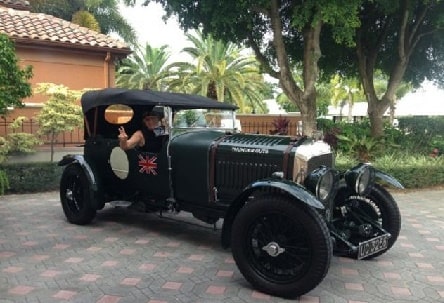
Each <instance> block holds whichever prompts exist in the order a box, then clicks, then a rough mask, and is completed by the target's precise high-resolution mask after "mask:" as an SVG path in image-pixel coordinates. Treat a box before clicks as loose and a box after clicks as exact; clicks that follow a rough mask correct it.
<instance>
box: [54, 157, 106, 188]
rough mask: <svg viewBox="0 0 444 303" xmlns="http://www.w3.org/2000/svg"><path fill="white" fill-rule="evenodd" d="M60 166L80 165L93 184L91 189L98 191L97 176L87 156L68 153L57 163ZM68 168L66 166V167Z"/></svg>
mask: <svg viewBox="0 0 444 303" xmlns="http://www.w3.org/2000/svg"><path fill="white" fill-rule="evenodd" d="M57 165H58V166H70V165H78V166H80V167H81V168H82V170H83V171H84V173H85V176H86V178H87V179H88V181H89V182H90V184H91V189H92V190H94V191H98V190H99V187H98V183H97V178H96V177H95V176H94V173H93V170H92V169H91V166H89V164H88V162H86V161H85V158H84V157H83V156H82V155H66V156H64V157H63V159H62V160H60V161H59V163H58V164H57ZM65 169H66V168H65Z"/></svg>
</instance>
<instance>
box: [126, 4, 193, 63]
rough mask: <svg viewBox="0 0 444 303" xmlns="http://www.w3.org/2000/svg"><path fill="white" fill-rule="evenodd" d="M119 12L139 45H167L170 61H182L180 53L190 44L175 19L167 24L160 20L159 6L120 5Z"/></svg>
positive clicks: (160, 7)
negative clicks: (130, 27) (132, 30)
mask: <svg viewBox="0 0 444 303" xmlns="http://www.w3.org/2000/svg"><path fill="white" fill-rule="evenodd" d="M138 2H139V3H140V1H138ZM120 12H121V14H122V16H123V17H124V18H125V19H126V20H127V21H128V22H129V23H130V25H132V26H133V28H134V29H135V30H136V33H137V36H138V41H139V44H140V45H145V43H147V42H148V43H149V44H150V45H151V46H152V47H161V46H162V45H168V48H169V51H170V53H171V58H170V60H171V61H181V60H184V55H183V54H182V55H181V54H180V51H181V50H182V49H183V48H184V47H187V46H190V43H189V42H188V41H187V38H186V36H185V34H184V32H183V31H182V30H181V29H180V27H179V23H178V22H177V19H176V18H175V17H171V18H169V19H168V20H167V23H165V22H164V21H163V20H162V16H163V15H164V10H163V9H162V6H161V5H160V4H158V3H154V2H151V3H150V4H149V5H148V6H141V5H137V6H134V7H126V6H124V5H120Z"/></svg>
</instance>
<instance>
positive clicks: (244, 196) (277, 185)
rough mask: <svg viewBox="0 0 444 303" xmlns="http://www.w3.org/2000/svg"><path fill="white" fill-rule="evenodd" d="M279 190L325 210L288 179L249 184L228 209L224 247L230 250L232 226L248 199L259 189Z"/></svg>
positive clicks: (318, 202) (319, 203) (222, 238)
mask: <svg viewBox="0 0 444 303" xmlns="http://www.w3.org/2000/svg"><path fill="white" fill-rule="evenodd" d="M264 188H270V189H273V188H274V189H279V190H281V191H283V192H285V193H287V194H288V195H290V196H292V197H294V198H295V200H297V201H298V203H305V204H306V205H308V206H310V207H313V208H317V209H321V210H322V209H324V205H322V203H321V202H320V201H319V200H318V199H317V198H316V197H315V196H314V195H313V194H312V193H310V192H309V191H308V190H307V189H306V188H305V187H303V186H301V185H299V184H297V183H294V182H292V181H289V180H286V179H276V178H268V179H263V180H259V181H255V182H253V183H251V184H249V185H248V186H247V187H246V188H245V189H244V190H243V191H242V193H241V194H240V195H239V196H238V197H237V198H236V199H235V200H234V201H233V203H231V205H230V208H229V209H228V211H227V213H226V215H225V217H224V223H223V226H222V235H221V241H222V247H224V248H228V247H229V246H230V236H231V225H232V224H233V222H234V219H235V218H236V215H237V213H238V212H239V210H240V209H241V208H242V207H243V206H244V205H245V203H246V202H247V200H248V197H249V196H251V194H252V193H253V192H254V191H256V190H258V189H264Z"/></svg>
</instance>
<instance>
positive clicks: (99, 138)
mask: <svg viewBox="0 0 444 303" xmlns="http://www.w3.org/2000/svg"><path fill="white" fill-rule="evenodd" d="M81 103H82V108H83V112H84V116H85V146H84V155H67V156H65V157H64V158H63V159H62V160H61V161H60V163H59V165H63V166H66V167H65V169H64V172H63V175H62V179H61V182H60V198H61V203H62V206H63V211H64V213H65V215H66V217H67V219H68V221H69V222H71V223H74V224H87V223H89V222H91V221H92V220H93V219H94V217H95V215H96V212H97V211H98V210H100V209H102V208H103V207H104V206H105V204H106V203H110V204H111V205H112V204H113V203H116V201H126V202H127V203H132V205H134V206H137V207H135V208H137V209H139V210H142V211H147V212H148V211H153V210H154V211H186V212H190V213H192V214H193V215H194V217H195V218H197V219H199V220H202V221H204V222H206V223H209V224H214V223H216V222H217V221H218V220H219V219H223V225H222V226H223V227H222V231H221V242H222V245H223V247H226V248H228V247H231V250H232V253H233V257H234V260H235V261H236V264H237V266H238V268H239V270H240V272H241V273H242V274H243V275H244V277H245V279H246V280H248V281H249V282H250V283H251V284H252V285H253V286H254V287H255V288H257V289H258V290H261V291H263V292H266V293H269V294H273V295H277V296H282V297H295V296H300V295H302V294H304V293H306V292H308V291H310V290H311V289H313V288H314V287H316V286H317V285H318V284H319V283H320V282H321V281H322V279H323V278H324V277H325V275H326V273H327V271H328V268H329V266H330V259H331V256H332V254H333V253H335V254H338V255H342V256H350V257H354V258H358V259H369V258H373V257H375V256H378V255H381V254H383V253H384V252H386V251H387V250H388V249H390V248H391V247H392V245H393V244H394V242H395V241H396V239H397V237H398V235H399V231H400V225H401V218H400V213H399V210H398V207H397V205H396V202H395V201H394V200H393V198H392V196H391V195H390V193H389V192H388V191H387V190H386V189H385V188H384V187H383V186H381V185H380V184H379V183H377V181H379V180H382V181H384V183H389V184H391V185H393V186H396V187H400V188H402V186H401V184H399V182H398V181H396V180H395V179H394V178H393V177H391V176H389V175H387V174H385V173H383V172H381V171H378V170H376V169H375V168H373V167H372V166H371V165H369V164H359V165H357V166H356V167H353V168H351V169H349V170H348V171H346V172H340V171H337V170H335V169H334V158H333V154H332V152H331V150H330V147H329V146H328V145H327V144H326V143H324V142H323V141H321V140H315V139H312V138H309V137H300V138H292V137H288V136H270V135H258V134H244V133H241V132H240V131H239V130H238V123H237V120H236V117H235V109H236V108H235V107H234V106H232V105H229V104H224V103H220V102H216V101H213V100H210V99H207V98H204V97H201V96H192V95H186V94H176V93H166V92H154V91H139V90H126V89H104V90H98V91H90V92H87V93H85V94H84V95H83V96H82V100H81ZM147 111H157V112H159V113H160V114H161V115H162V120H161V123H160V124H159V126H158V131H157V134H158V135H159V136H161V137H162V144H161V146H162V147H161V149H159V150H158V151H156V152H144V151H141V150H138V149H132V150H128V151H124V150H122V149H121V148H120V147H119V142H118V139H117V135H118V133H119V132H118V128H119V127H120V126H123V127H124V128H125V129H126V131H127V133H128V134H129V135H131V134H132V133H133V132H135V131H136V130H138V129H139V128H140V127H141V125H140V124H141V121H142V116H143V113H144V112H147Z"/></svg>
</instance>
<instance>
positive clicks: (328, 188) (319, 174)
mask: <svg viewBox="0 0 444 303" xmlns="http://www.w3.org/2000/svg"><path fill="white" fill-rule="evenodd" d="M336 180H337V178H336V174H335V171H333V170H332V169H331V168H328V167H326V166H320V167H319V168H316V169H315V170H313V171H312V172H311V173H310V174H309V175H308V176H307V178H306V179H305V181H304V184H305V186H306V187H307V189H308V190H310V191H311V192H312V193H314V194H315V195H316V197H317V198H318V199H319V200H320V201H321V202H326V201H327V200H328V199H329V198H330V197H331V195H332V194H333V192H334V190H335V184H336Z"/></svg>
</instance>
